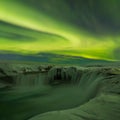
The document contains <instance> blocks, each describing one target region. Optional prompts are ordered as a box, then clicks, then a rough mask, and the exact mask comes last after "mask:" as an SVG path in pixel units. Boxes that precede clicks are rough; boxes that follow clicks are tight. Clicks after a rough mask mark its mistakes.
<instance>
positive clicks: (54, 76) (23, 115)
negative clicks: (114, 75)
mask: <svg viewBox="0 0 120 120" xmlns="http://www.w3.org/2000/svg"><path fill="white" fill-rule="evenodd" d="M71 69H72V68H71ZM71 69H70V70H68V69H66V70H65V69H64V71H66V72H63V71H57V69H53V70H51V71H49V72H48V73H35V74H19V75H18V76H16V77H15V81H14V87H12V88H11V89H6V90H1V91H0V97H1V99H0V117H1V118H0V120H26V119H29V118H31V117H33V116H35V115H37V114H41V113H45V112H48V111H54V110H63V109H70V108H74V107H78V106H80V105H82V104H84V103H86V102H87V101H89V100H90V99H92V98H94V97H95V96H96V94H97V92H98V90H99V85H100V83H101V81H102V80H104V79H105V76H104V75H103V74H100V73H99V72H98V71H87V70H86V71H81V70H74V69H73V70H71ZM56 71H57V72H56ZM71 72H72V73H71ZM63 74H64V75H63ZM63 78H64V81H65V80H67V82H61V81H62V80H63ZM60 80H61V81H60ZM56 81H57V82H56ZM50 82H52V83H55V84H50Z"/></svg>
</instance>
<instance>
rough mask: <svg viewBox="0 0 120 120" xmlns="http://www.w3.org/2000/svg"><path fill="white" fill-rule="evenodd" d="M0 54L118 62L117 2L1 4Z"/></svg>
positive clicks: (16, 0)
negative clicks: (68, 57) (58, 55)
mask: <svg viewBox="0 0 120 120" xmlns="http://www.w3.org/2000/svg"><path fill="white" fill-rule="evenodd" d="M0 51H1V52H3V51H6V52H7V51H8V52H11V53H12V52H15V53H19V54H24V55H28V54H38V53H41V52H45V53H48V52H49V53H55V54H60V55H69V56H80V57H85V58H92V59H101V60H112V61H116V60H120V0H0Z"/></svg>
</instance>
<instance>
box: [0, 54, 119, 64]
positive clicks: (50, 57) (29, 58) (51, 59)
mask: <svg viewBox="0 0 120 120" xmlns="http://www.w3.org/2000/svg"><path fill="white" fill-rule="evenodd" d="M0 61H21V62H40V63H48V64H49V63H50V64H70V65H87V64H89V65H90V64H94V65H95V64H114V63H119V62H113V61H106V60H95V59H88V58H83V57H78V56H66V55H58V54H52V53H39V54H35V55H21V54H17V53H2V52H1V53H0Z"/></svg>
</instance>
